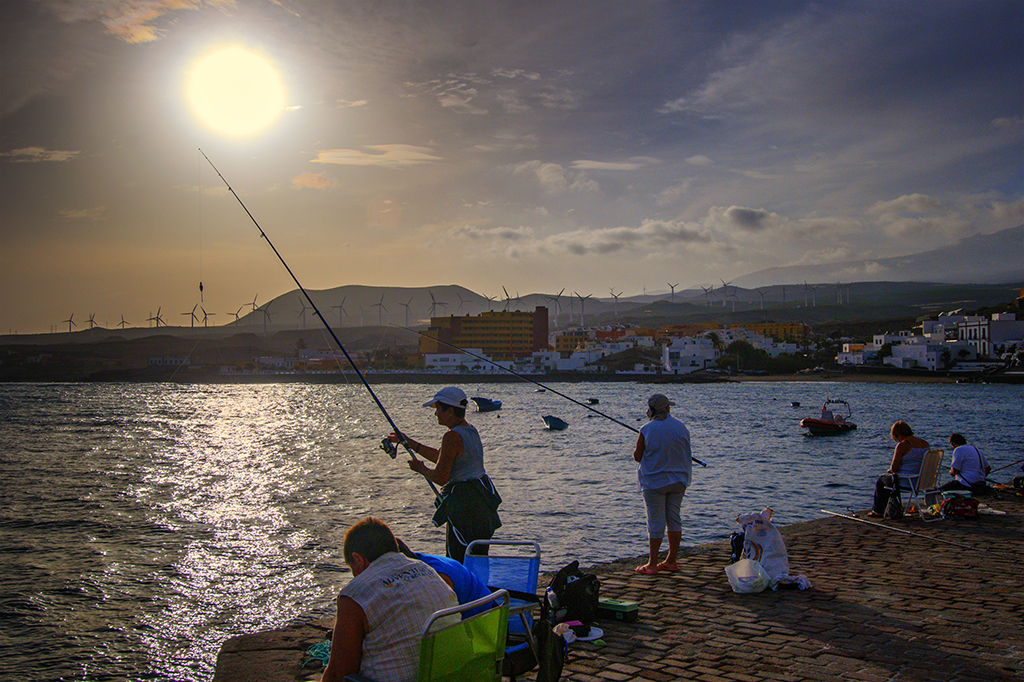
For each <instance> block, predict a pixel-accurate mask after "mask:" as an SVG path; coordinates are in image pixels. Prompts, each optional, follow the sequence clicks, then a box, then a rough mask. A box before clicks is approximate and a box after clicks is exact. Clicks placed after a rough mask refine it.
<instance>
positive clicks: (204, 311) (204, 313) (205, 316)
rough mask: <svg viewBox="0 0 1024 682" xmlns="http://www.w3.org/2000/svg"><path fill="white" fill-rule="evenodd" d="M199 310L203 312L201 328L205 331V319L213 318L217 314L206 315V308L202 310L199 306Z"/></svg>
mask: <svg viewBox="0 0 1024 682" xmlns="http://www.w3.org/2000/svg"><path fill="white" fill-rule="evenodd" d="M199 309H200V310H202V311H203V328H204V329H205V328H206V318H208V317H213V316H214V315H216V314H217V313H208V312H206V308H204V307H203V306H199Z"/></svg>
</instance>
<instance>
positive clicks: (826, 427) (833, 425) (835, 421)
mask: <svg viewBox="0 0 1024 682" xmlns="http://www.w3.org/2000/svg"><path fill="white" fill-rule="evenodd" d="M832 405H835V406H842V408H845V410H844V411H845V412H846V414H842V413H840V412H837V411H836V410H833V409H831V406H832ZM851 414H853V410H852V409H850V403H848V402H846V401H845V400H837V399H835V398H829V399H827V400H826V401H825V404H824V405H822V406H821V415H820V416H818V417H807V418H806V419H801V420H800V427H801V428H804V429H807V431H808V434H807V435H809V436H837V435H839V434H842V433H847V432H849V431H853V430H854V429H855V428H857V425H856V424H854V423H853V422H852V421H850V415H851Z"/></svg>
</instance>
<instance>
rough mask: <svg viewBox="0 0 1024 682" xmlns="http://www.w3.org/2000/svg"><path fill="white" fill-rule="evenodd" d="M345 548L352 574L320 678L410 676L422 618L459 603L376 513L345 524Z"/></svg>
mask: <svg viewBox="0 0 1024 682" xmlns="http://www.w3.org/2000/svg"><path fill="white" fill-rule="evenodd" d="M344 554H345V563H346V564H348V566H349V568H351V569H352V575H353V578H352V581H351V582H349V584H348V585H346V586H345V587H344V588H342V590H341V594H339V595H338V617H337V621H336V622H335V625H334V635H333V637H332V638H331V658H330V660H329V661H328V662H327V668H326V669H325V670H324V674H323V677H322V678H321V682H341V681H342V680H343V679H344V678H345V676H346V675H350V674H352V673H360V674H362V675H365V676H367V677H370V678H372V679H374V680H378V681H379V682H412V681H413V680H415V679H416V671H417V668H418V667H419V647H420V634H421V631H422V629H423V624H424V623H426V622H427V618H429V617H430V616H431V615H432V614H433V613H434V612H435V611H440V610H441V609H448V608H452V607H454V606H458V601H456V598H455V593H454V592H452V590H451V588H450V587H448V585H446V584H445V583H444V581H443V580H441V578H440V577H439V576H438V575H437V573H436V572H435V571H434V569H432V568H431V567H430V566H427V565H426V564H425V563H423V562H422V561H417V560H415V559H410V558H409V557H407V556H405V555H404V554H401V553H400V552H399V551H398V541H397V540H395V536H394V534H393V533H392V532H391V529H390V528H388V526H387V524H386V523H384V522H383V521H381V520H380V519H374V518H367V519H364V520H362V521H360V522H358V523H356V524H355V525H354V526H352V527H351V528H349V530H348V533H346V534H345V544H344ZM446 619H447V620H445V619H442V620H441V621H438V623H439V624H440V625H441V626H444V625H447V624H448V623H449V622H457V621H458V620H459V616H458V614H455V615H452V616H447V617H446ZM442 621H443V622H442Z"/></svg>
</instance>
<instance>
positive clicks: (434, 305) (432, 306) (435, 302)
mask: <svg viewBox="0 0 1024 682" xmlns="http://www.w3.org/2000/svg"><path fill="white" fill-rule="evenodd" d="M427 293H428V294H430V316H431V317H435V315H434V313H436V312H437V306H439V305H448V304H447V303H445V302H444V301H439V300H437V299H436V298H434V292H433V291H431V290H430V289H427Z"/></svg>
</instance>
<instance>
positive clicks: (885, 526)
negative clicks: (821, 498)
mask: <svg viewBox="0 0 1024 682" xmlns="http://www.w3.org/2000/svg"><path fill="white" fill-rule="evenodd" d="M821 511H823V512H825V513H826V514H831V515H832V516H838V517H840V518H843V519H850V520H851V521H860V522H861V523H866V524H868V525H869V526H878V527H879V528H885V529H887V530H893V531H896V532H897V533H905V534H906V535H913V536H915V537H919V538H924V539H925V540H932V541H934V542H944V543H946V544H947V545H953V546H954V547H963V548H964V549H977V548H976V547H971V546H970V545H964V544H961V543H959V542H951V541H949V540H943V539H942V538H935V537H931V536H930V535H922V534H921V533H915V532H913V531H909V530H903V529H902V528H893V527H892V526H887V525H885V524H884V523H875V522H874V521H868V520H867V519H858V518H857V517H856V516H849V515H847V514H840V513H838V512H831V511H829V510H828V509H822V510H821Z"/></svg>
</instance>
